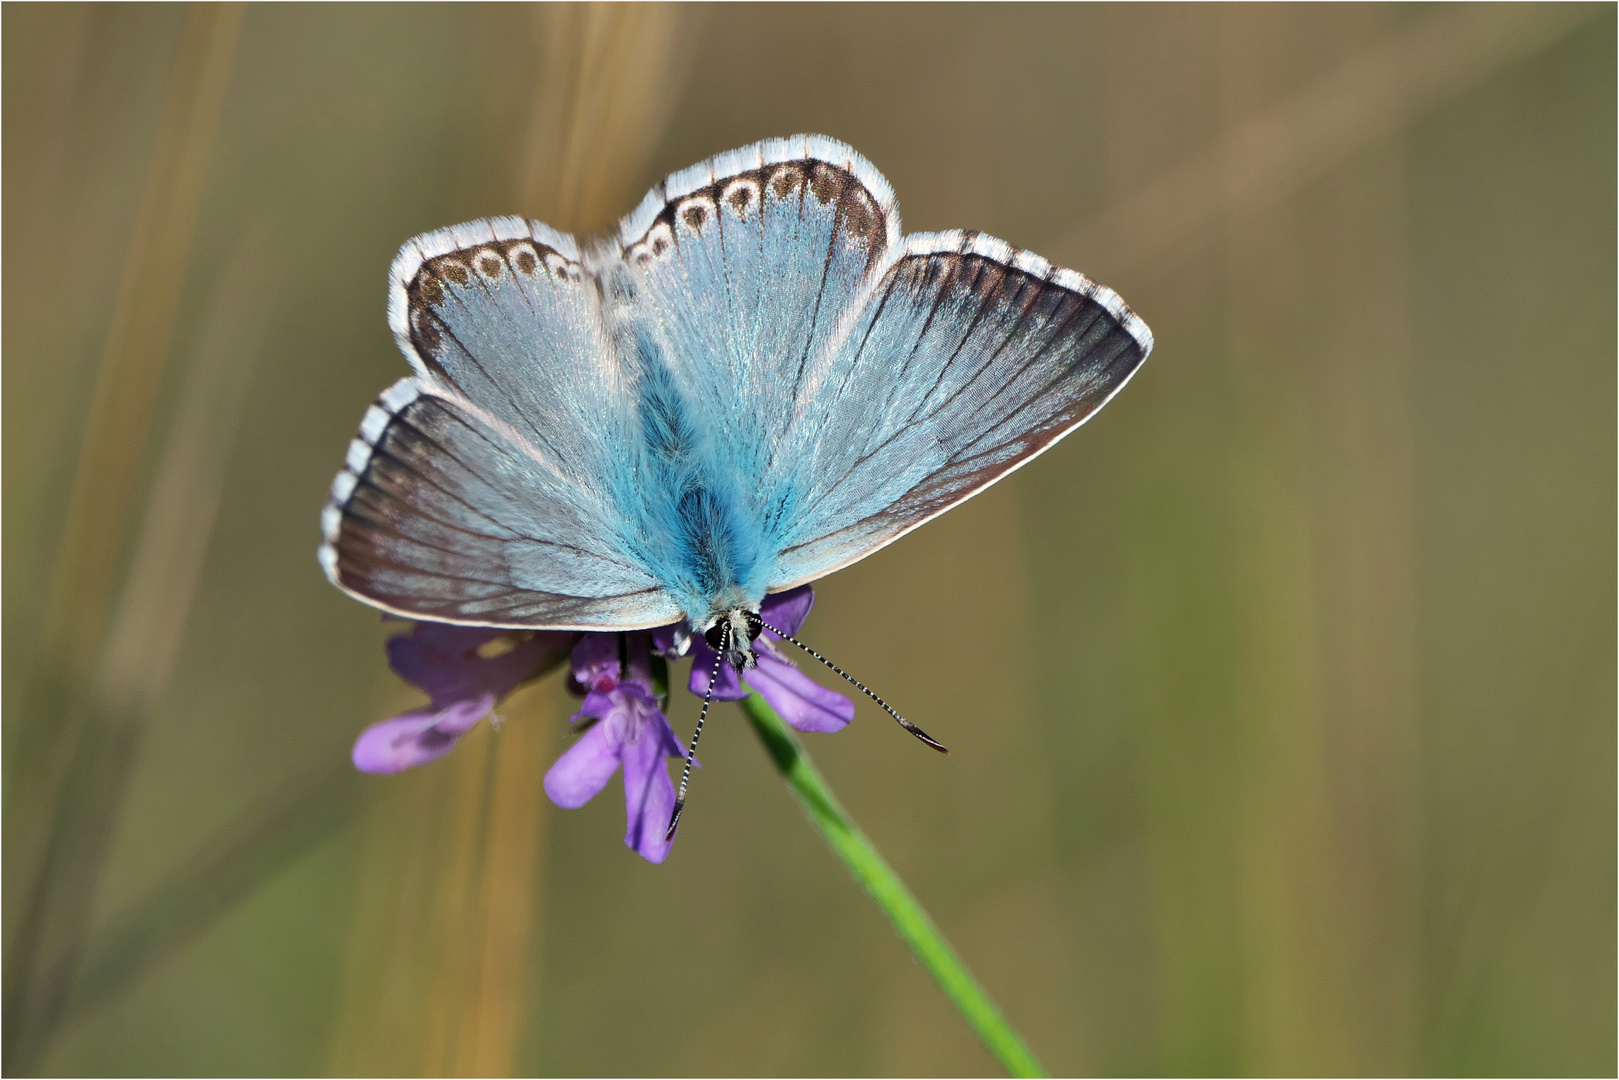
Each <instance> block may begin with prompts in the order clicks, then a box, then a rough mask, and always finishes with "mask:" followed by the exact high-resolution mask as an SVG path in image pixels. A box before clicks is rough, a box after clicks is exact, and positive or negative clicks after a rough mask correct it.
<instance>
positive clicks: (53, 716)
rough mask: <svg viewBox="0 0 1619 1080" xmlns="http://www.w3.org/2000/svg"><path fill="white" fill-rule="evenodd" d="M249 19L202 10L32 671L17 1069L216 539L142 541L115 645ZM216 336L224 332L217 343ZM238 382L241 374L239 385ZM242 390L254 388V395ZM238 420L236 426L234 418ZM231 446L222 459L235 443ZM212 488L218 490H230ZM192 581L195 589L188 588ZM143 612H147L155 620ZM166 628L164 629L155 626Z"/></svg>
mask: <svg viewBox="0 0 1619 1080" xmlns="http://www.w3.org/2000/svg"><path fill="white" fill-rule="evenodd" d="M241 16H243V11H241V8H240V5H220V6H214V5H199V6H196V8H191V10H189V13H188V18H186V23H185V31H183V36H181V42H180V47H178V53H176V62H175V70H173V73H172V79H170V87H168V99H167V102H165V112H164V123H162V128H160V133H159V142H157V151H155V154H154V160H152V167H151V172H149V175H147V186H146V194H144V199H142V206H141V212H139V219H138V222H136V233H134V243H133V248H131V251H130V257H128V261H126V264H125V275H123V283H121V287H120V290H118V303H117V309H115V313H113V319H112V329H110V332H108V338H107V345H105V350H104V355H102V364H100V372H99V377H97V385H96V395H94V402H92V406H91V415H89V419H87V427H86V432H84V444H83V449H81V453H79V461H78V474H76V478H74V484H73V492H71V497H70V508H68V521H66V529H65V536H63V541H62V547H60V552H58V557H57V568H55V578H53V583H52V597H50V606H49V612H47V625H45V635H44V648H42V654H40V657H42V667H40V669H39V672H36V677H34V678H32V680H31V682H32V683H34V685H32V687H29V690H28V695H29V708H26V709H24V721H23V722H24V727H26V729H31V732H29V733H31V735H32V745H31V740H29V738H28V737H24V740H23V743H21V745H19V746H18V755H16V758H18V764H16V766H15V767H13V776H18V767H21V774H23V776H26V777H28V779H26V780H24V784H21V785H19V787H21V792H19V798H15V800H13V806H16V803H18V801H21V805H23V806H26V808H28V811H29V813H28V814H26V816H28V818H32V813H37V811H42V810H44V811H49V816H47V814H40V816H42V818H45V821H47V823H49V824H47V826H45V827H44V829H42V831H40V836H42V837H44V842H42V845H40V847H39V848H37V857H36V858H29V855H31V850H32V848H34V840H37V839H39V837H26V839H24V848H26V850H24V852H23V860H21V865H23V866H24V870H23V874H21V876H23V882H21V889H19V892H21V895H23V897H24V899H23V915H21V918H19V920H18V925H16V929H15V931H13V939H11V942H10V949H8V952H6V963H5V989H6V997H5V1009H3V1017H5V1018H3V1033H5V1051H3V1061H5V1067H6V1070H8V1072H18V1070H19V1069H28V1067H29V1065H31V1062H32V1061H34V1057H36V1056H37V1054H39V1052H40V1051H42V1049H44V1046H45V1044H47V1041H49V1036H50V1031H52V1030H53V1027H55V1023H57V1020H58V1018H60V1012H62V1004H63V1001H65V993H66V986H68V981H66V980H68V978H70V976H71V968H73V962H74V957H76V954H78V946H79V939H81V934H83V929H84V923H86V920H87V918H89V912H91V907H92V904H94V895H96V887H97V884H99V881H100V870H102V865H104V860H105V853H107V844H108V839H110V834H112V827H113V823H115V819H117V810H118V806H120V803H121V800H123V792H125V785H126V780H128V774H130V767H131V763H133V759H134V753H136V746H138V743H139V721H141V712H139V711H141V709H142V708H144V704H146V703H147V701H149V698H151V690H152V687H160V683H162V680H164V678H165V677H167V670H168V661H172V656H173V649H172V644H173V643H175V641H178V630H170V631H168V633H167V635H165V633H162V631H160V630H159V625H160V623H173V622H178V620H183V617H185V609H183V607H175V606H173V599H175V597H173V596H172V594H170V596H165V594H164V593H165V589H172V588H175V586H176V585H181V583H183V578H186V576H188V575H189V576H191V578H193V581H194V573H196V568H198V567H199V565H201V551H202V547H206V536H207V523H206V521H204V523H198V521H189V525H191V528H193V529H196V531H198V533H201V539H199V541H194V542H193V544H189V546H181V547H180V549H178V551H175V552H168V551H165V549H164V544H162V541H164V538H159V542H155V544H142V549H141V554H142V557H144V559H146V562H144V563H138V565H136V567H134V568H133V570H131V591H130V593H126V597H134V599H136V607H134V609H126V612H130V614H128V615H120V617H121V619H125V617H126V619H130V620H133V622H126V623H125V630H126V633H125V638H126V640H131V641H133V644H131V648H133V654H131V649H125V651H123V653H118V648H117V646H115V648H113V649H112V651H110V653H108V651H105V649H107V646H108V640H107V617H108V610H110V609H112V602H113V597H112V589H113V583H115V580H117V568H118V555H120V552H121V547H123V541H125V536H126V531H128V520H130V517H131V502H133V497H134V487H136V483H138V478H139V466H141V460H142V449H144V445H146V440H147V432H149V427H151V421H152V410H154V406H155V397H157V389H159V384H160V381H162V371H164V366H165V359H167V355H168V350H170V338H172V335H173V324H175V317H176V309H178V304H180V291H181V287H183V283H185V267H186V259H188V254H189V248H191V233H193V228H194V225H196V217H198V209H199V204H201V198H202V185H204V178H206V172H207V160H209V151H210V146H212V141H214V131H215V128H217V123H219V113H220V108H222V104H223V96H225V87H227V84H228V79H230V70H232V63H233V58H235V49H236V39H238V32H240V26H241ZM214 343H215V345H220V342H217V340H215V342H214ZM199 369H207V364H199ZM232 387H233V384H232V382H230V381H228V379H227V381H225V389H227V390H230V389H232ZM236 397H238V398H240V392H238V393H236ZM202 405H204V406H207V405H225V406H228V405H230V403H228V402H223V403H220V402H214V403H202ZM227 411H228V408H227ZM198 426H202V429H204V432H206V434H207V432H210V431H212V429H210V427H207V421H196V423H194V424H193V427H198ZM232 426H233V424H232V423H227V429H228V427H232ZM193 442H194V440H193ZM181 450H183V452H194V450H198V447H194V445H189V444H188V445H185V447H181ZM217 450H219V457H220V458H222V457H223V447H217ZM209 466H212V463H210V465H209ZM165 468H167V470H168V471H170V473H175V471H176V470H180V468H183V463H180V461H178V458H176V457H172V455H170V457H167V458H165ZM165 479H167V478H165ZM185 481H186V478H185V476H178V474H176V476H175V478H173V479H168V483H167V487H165V491H167V492H168V494H170V504H173V500H175V499H180V497H181V495H180V492H181V489H183V487H185ZM160 484H162V481H160ZM212 499H214V500H215V502H217V491H215V494H214V495H212ZM204 502H207V499H206V497H204ZM165 508H170V507H164V505H159V507H157V510H159V515H157V517H155V518H152V517H149V520H147V525H149V528H154V526H157V521H159V520H160V518H162V517H164V510H165ZM173 508H176V510H183V508H185V507H173ZM189 508H191V510H198V508H201V507H196V505H193V507H189ZM207 518H209V520H210V518H212V513H210V512H209V513H207ZM170 536H173V531H170ZM186 552H189V555H191V563H193V565H191V567H186V565H185V559H186ZM173 557H178V559H180V562H175V560H173ZM154 576H155V578H160V581H157V583H155V586H157V593H155V596H154V601H155V602H147V604H146V606H144V612H141V610H139V609H141V604H139V591H138V589H139V588H141V586H139V585H138V583H141V581H142V578H147V580H149V578H154ZM189 593H191V589H189V586H186V588H185V593H183V597H189ZM176 610H178V614H175V612H176ZM142 614H144V617H146V619H144V620H142ZM154 631H155V633H157V636H151V635H152V633H154ZM146 644H157V646H159V648H165V646H167V648H165V651H164V653H162V654H144V656H142V654H141V648H142V646H146ZM108 656H118V661H120V662H121V664H123V667H121V669H120V667H117V665H113V667H110V669H105V667H104V669H102V670H100V672H97V670H94V667H92V665H94V664H96V661H97V659H102V661H104V662H105V659H107V657H108ZM147 661H151V662H147ZM120 670H126V672H133V677H131V678H130V680H125V682H126V683H128V685H126V687H121V688H118V690H117V691H115V693H112V695H110V696H108V695H107V693H105V691H107V690H112V688H113V687H115V685H117V683H118V672H120ZM131 691H133V693H131ZM13 865H18V863H13Z"/></svg>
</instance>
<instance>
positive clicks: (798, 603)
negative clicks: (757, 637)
mask: <svg viewBox="0 0 1619 1080" xmlns="http://www.w3.org/2000/svg"><path fill="white" fill-rule="evenodd" d="M814 606H815V590H814V589H812V588H810V587H809V586H808V585H800V586H799V587H798V588H796V589H788V590H787V591H786V592H779V593H771V594H770V595H769V596H767V597H765V598H764V602H763V603H761V604H760V605H759V617H760V618H761V619H763V620H764V621H765V622H767V623H769V624H770V625H771V626H774V627H775V628H776V629H777V630H780V631H781V632H782V633H784V634H791V635H793V636H794V637H796V636H797V635H798V631H799V629H800V628H801V627H802V626H803V625H804V620H805V619H807V618H809V613H810V608H812V607H814ZM765 633H767V634H770V631H768V630H766V631H765ZM770 636H771V637H775V636H776V635H775V634H770ZM778 640H779V639H778Z"/></svg>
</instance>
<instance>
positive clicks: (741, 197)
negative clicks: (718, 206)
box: [725, 181, 756, 216]
mask: <svg viewBox="0 0 1619 1080" xmlns="http://www.w3.org/2000/svg"><path fill="white" fill-rule="evenodd" d="M755 190H756V186H755V185H754V184H753V183H751V182H747V181H736V182H734V183H732V184H731V190H730V191H728V192H726V193H725V201H726V203H727V204H729V205H730V207H731V209H732V210H735V211H736V212H737V215H738V216H741V215H743V214H746V213H747V212H748V207H750V206H752V205H753V195H754V191H755Z"/></svg>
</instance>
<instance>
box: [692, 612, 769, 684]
mask: <svg viewBox="0 0 1619 1080" xmlns="http://www.w3.org/2000/svg"><path fill="white" fill-rule="evenodd" d="M764 626H765V624H764V620H763V619H761V618H760V617H759V613H758V612H757V611H745V610H743V609H742V608H732V609H731V610H729V611H724V612H721V613H720V614H719V616H718V617H717V618H715V620H714V623H713V625H712V626H709V627H707V628H706V629H704V630H703V640H704V641H706V642H708V647H709V648H711V649H713V650H715V651H716V652H719V653H720V654H721V655H722V656H724V658H725V660H726V662H727V663H729V664H730V665H731V666H732V667H734V668H736V669H737V670H738V671H744V670H746V669H748V668H751V667H753V665H754V664H755V662H756V661H755V660H754V657H753V640H754V638H757V637H758V636H759V635H760V633H762V632H763V631H764Z"/></svg>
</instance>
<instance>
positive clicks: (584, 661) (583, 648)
mask: <svg viewBox="0 0 1619 1080" xmlns="http://www.w3.org/2000/svg"><path fill="white" fill-rule="evenodd" d="M573 677H574V679H575V680H576V681H577V682H578V683H579V685H580V686H582V687H584V688H585V689H586V690H587V691H588V690H611V689H612V688H613V687H615V686H617V685H618V682H619V679H620V678H621V677H622V672H621V668H620V661H619V651H618V635H617V634H586V635H585V636H584V637H582V638H580V639H579V644H577V645H575V646H574V647H573Z"/></svg>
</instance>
